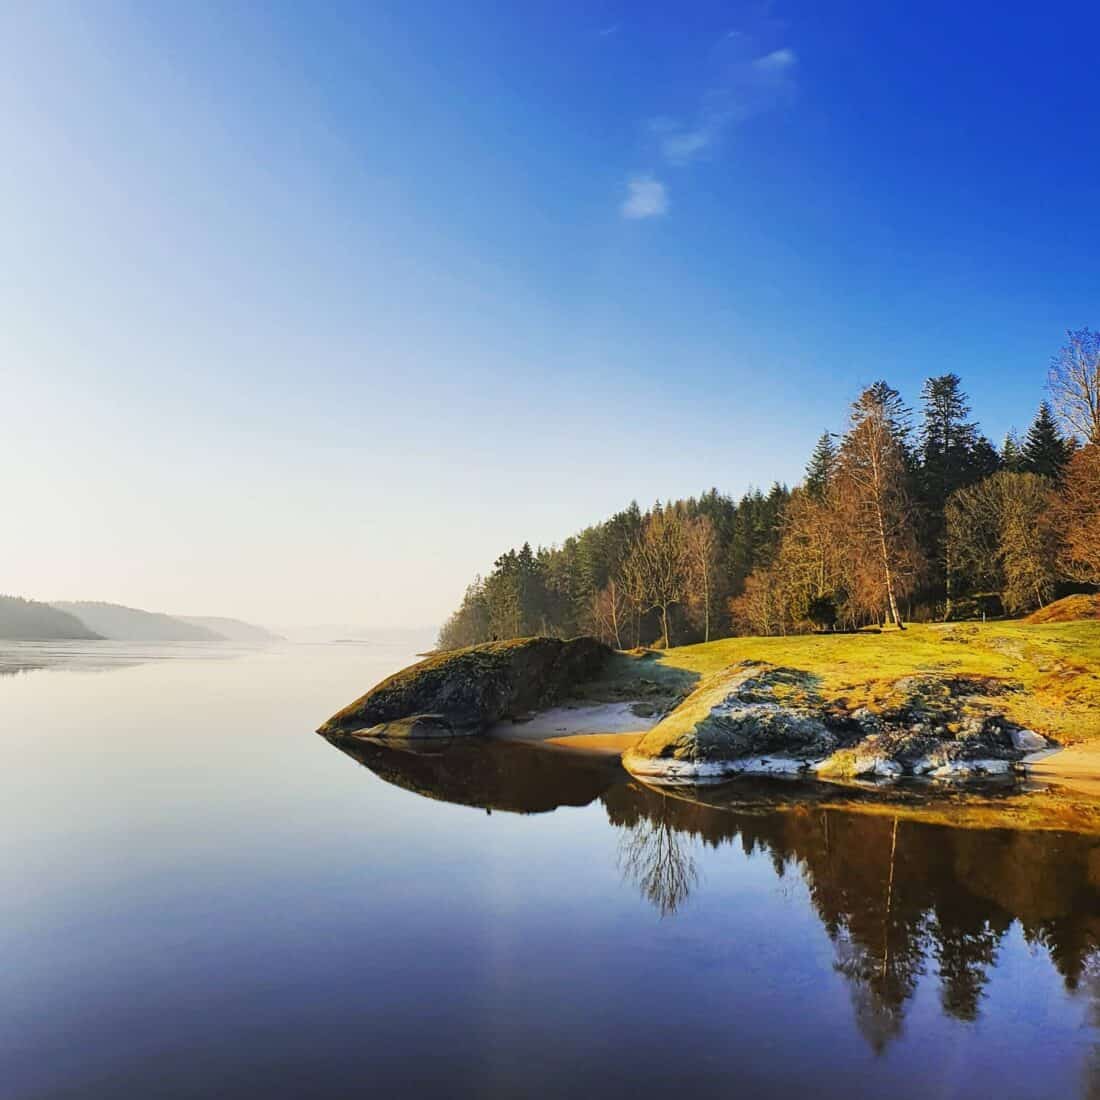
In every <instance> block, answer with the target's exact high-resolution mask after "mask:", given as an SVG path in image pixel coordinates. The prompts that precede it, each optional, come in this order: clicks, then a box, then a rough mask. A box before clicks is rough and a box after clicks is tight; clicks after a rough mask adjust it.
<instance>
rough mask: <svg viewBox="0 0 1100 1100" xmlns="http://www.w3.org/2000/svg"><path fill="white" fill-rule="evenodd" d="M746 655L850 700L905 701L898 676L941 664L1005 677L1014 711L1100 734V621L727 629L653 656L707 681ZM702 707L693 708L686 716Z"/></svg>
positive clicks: (1040, 725)
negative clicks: (749, 634) (756, 634)
mask: <svg viewBox="0 0 1100 1100" xmlns="http://www.w3.org/2000/svg"><path fill="white" fill-rule="evenodd" d="M741 661H768V662H770V663H772V664H775V665H781V666H786V667H789V668H793V669H798V670H800V671H802V672H806V673H809V674H811V675H812V676H813V677H814V678H815V680H816V684H815V690H816V692H817V694H818V695H819V696H820V697H821V698H822V699H824V700H826V701H835V702H837V703H839V704H841V705H843V706H844V707H846V708H848V709H850V708H853V707H858V706H863V705H867V706H870V707H871V708H872V709H879V708H882V707H888V706H890V705H891V704H892V703H893V702H896V697H897V692H896V687H895V685H896V683H897V681H898V680H901V679H903V678H904V677H907V676H912V675H920V674H928V673H940V674H948V675H962V676H981V677H989V678H990V679H991V680H996V681H1000V683H1001V685H1003V687H1004V688H1008V689H1009V690H1007V691H1004V690H1002V691H999V692H998V694H997V706H998V708H999V709H1000V710H1001V711H1002V712H1003V713H1004V714H1005V716H1006V717H1007V718H1009V719H1010V720H1012V721H1013V722H1016V723H1018V724H1019V725H1021V726H1026V727H1028V728H1030V729H1034V730H1036V731H1038V732H1039V733H1042V734H1044V735H1046V736H1049V737H1054V738H1056V739H1057V740H1059V741H1061V742H1062V743H1063V744H1073V743H1075V742H1082V741H1088V740H1090V739H1092V740H1097V741H1100V623H1097V622H1095V621H1093V622H1071V623H1050V624H1032V623H1024V622H1006V623H989V624H978V623H952V624H944V625H913V626H910V627H909V628H908V629H907V630H906V631H905V632H904V633H898V632H896V631H884V632H883V633H881V634H874V633H864V634H835V635H813V636H809V637H790V638H724V639H722V640H720V641H716V642H708V643H705V644H702V645H693V646H683V647H680V648H675V649H670V650H668V651H667V652H665V653H662V654H659V655H657V656H656V657H655V658H653V659H651V661H647V662H646V663H647V664H649V665H650V666H651V667H652V666H657V667H659V668H660V669H661V670H662V673H663V674H664V675H665V676H671V675H673V674H674V673H679V674H681V675H682V676H684V677H690V678H691V679H692V680H694V681H696V682H697V683H698V684H699V688H700V690H699V695H700V699H699V702H700V704H703V703H704V699H703V698H702V696H703V694H704V692H705V691H706V685H707V680H708V678H709V677H711V676H712V675H713V674H715V673H718V672H721V671H723V670H724V669H727V668H729V667H730V666H732V665H736V664H738V663H739V662H741ZM694 709H695V708H694V707H689V708H686V710H687V712H688V713H685V720H687V719H688V718H689V717H690V711H691V710H694Z"/></svg>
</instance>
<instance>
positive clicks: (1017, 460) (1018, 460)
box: [1001, 428, 1024, 474]
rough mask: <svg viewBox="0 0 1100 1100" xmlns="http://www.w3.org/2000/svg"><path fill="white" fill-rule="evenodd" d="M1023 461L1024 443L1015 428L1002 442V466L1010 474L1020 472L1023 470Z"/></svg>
mask: <svg viewBox="0 0 1100 1100" xmlns="http://www.w3.org/2000/svg"><path fill="white" fill-rule="evenodd" d="M1023 463H1024V455H1023V444H1022V443H1021V442H1020V437H1019V436H1018V435H1017V434H1016V429H1015V428H1013V429H1012V430H1011V431H1010V432H1009V433H1008V434H1007V435H1006V436H1005V440H1004V442H1003V443H1002V444H1001V466H1002V467H1003V468H1004V469H1006V470H1007V471H1008V472H1009V473H1010V474H1018V473H1021V472H1022V471H1023Z"/></svg>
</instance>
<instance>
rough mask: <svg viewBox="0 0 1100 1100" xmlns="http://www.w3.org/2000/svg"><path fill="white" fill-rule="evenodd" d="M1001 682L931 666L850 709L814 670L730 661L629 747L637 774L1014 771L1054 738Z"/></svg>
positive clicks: (629, 763) (685, 778)
mask: <svg viewBox="0 0 1100 1100" xmlns="http://www.w3.org/2000/svg"><path fill="white" fill-rule="evenodd" d="M1006 690H1008V689H1007V688H1006V687H1005V685H1004V684H1003V683H1002V682H1001V681H995V680H988V679H983V678H980V677H961V676H959V677H945V676H920V677H908V678H906V679H902V680H899V681H898V682H897V683H896V684H895V685H894V695H893V701H892V702H891V703H890V705H887V706H883V707H880V708H879V709H878V710H871V709H870V708H868V707H866V706H862V707H856V708H854V709H848V707H847V706H846V704H845V703H844V701H843V700H827V699H824V698H822V697H821V695H820V694H819V693H818V690H817V685H816V681H815V679H814V678H813V677H812V676H810V675H808V674H807V673H804V672H800V671H797V670H793V669H784V668H776V667H774V666H771V665H763V664H750V665H743V666H738V667H735V668H733V669H728V670H726V672H724V673H721V674H719V675H718V676H717V677H715V678H714V680H712V681H711V682H710V683H709V684H707V685H704V687H703V688H701V689H700V690H699V691H697V692H696V693H695V695H693V696H692V697H690V698H689V699H687V700H686V701H685V702H684V703H683V704H682V705H681V706H680V707H679V708H677V709H676V710H675V711H673V712H672V713H671V714H670V715H669V716H668V717H667V718H666V719H665V720H664V721H662V722H661V723H659V724H658V725H657V726H656V727H654V729H653V730H651V731H650V732H649V733H648V734H647V735H646V736H645V737H643V738H642V739H641V740H640V741H639V743H638V744H637V745H636V746H635V747H634V748H633V749H631V750H630V751H629V752H627V753H626V754H625V755H624V757H623V763H624V765H625V766H626V767H627V769H628V770H629V771H631V772H633V773H634V774H636V775H638V776H641V777H643V778H647V779H650V780H655V781H659V782H672V783H675V782H689V783H694V782H699V781H705V780H708V779H720V778H724V777H726V776H730V775H736V774H743V773H752V774H764V775H788V776H799V775H801V776H806V777H814V776H817V777H821V778H828V779H872V780H896V779H901V778H903V777H905V776H914V777H928V778H932V779H939V780H958V779H974V778H989V777H993V776H1010V775H1012V774H1013V772H1014V768H1015V765H1016V763H1017V762H1018V761H1020V760H1022V759H1023V757H1024V756H1025V755H1027V754H1028V753H1031V752H1036V751H1039V750H1040V749H1043V748H1046V747H1048V742H1047V741H1046V739H1045V738H1043V737H1041V736H1040V735H1039V734H1036V733H1034V732H1033V731H1031V730H1027V729H1022V728H1021V727H1019V726H1016V725H1014V724H1013V723H1011V722H1009V721H1007V720H1006V719H1005V718H1004V717H1003V715H1002V714H1001V713H1000V712H999V710H998V709H997V707H996V697H997V696H998V695H999V694H1002V693H1003V692H1004V691H1006Z"/></svg>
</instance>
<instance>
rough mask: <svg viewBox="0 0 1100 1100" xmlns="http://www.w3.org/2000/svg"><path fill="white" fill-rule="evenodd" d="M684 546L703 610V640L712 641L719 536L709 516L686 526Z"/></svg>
mask: <svg viewBox="0 0 1100 1100" xmlns="http://www.w3.org/2000/svg"><path fill="white" fill-rule="evenodd" d="M684 535H685V539H684V545H685V549H686V552H687V558H688V569H689V572H690V576H691V585H692V588H693V589H694V595H695V597H696V599H697V601H698V602H699V603H700V604H701V605H702V609H703V640H704V641H706V642H709V641H710V607H711V597H712V588H713V583H714V569H715V559H716V557H717V554H718V536H717V534H716V533H715V531H714V524H713V523H711V521H710V518H709V517H708V516H696V517H695V518H694V519H690V520H688V521H687V523H686V524H685V529H684Z"/></svg>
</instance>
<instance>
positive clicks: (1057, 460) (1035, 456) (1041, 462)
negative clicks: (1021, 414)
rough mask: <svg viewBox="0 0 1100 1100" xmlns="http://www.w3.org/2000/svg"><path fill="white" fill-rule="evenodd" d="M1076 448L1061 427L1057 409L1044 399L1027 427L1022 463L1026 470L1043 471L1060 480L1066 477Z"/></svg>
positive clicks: (1040, 472) (1039, 472)
mask: <svg viewBox="0 0 1100 1100" xmlns="http://www.w3.org/2000/svg"><path fill="white" fill-rule="evenodd" d="M1072 453H1073V450H1072V447H1071V444H1070V443H1068V442H1067V441H1066V439H1065V438H1064V437H1063V436H1062V433H1061V432H1060V431H1059V430H1058V422H1057V421H1056V420H1055V419H1054V410H1053V409H1052V408H1051V407H1050V405H1049V404H1048V403H1047V402H1046V401H1044V402H1043V403H1042V404H1041V405H1040V406H1039V411H1038V412H1037V413H1036V414H1035V419H1034V421H1032V424H1031V427H1030V428H1028V430H1027V437H1026V439H1025V440H1024V445H1023V449H1022V451H1021V454H1020V466H1021V469H1022V470H1023V471H1024V473H1028V474H1039V475H1041V476H1042V477H1049V478H1052V479H1054V480H1057V479H1058V478H1059V477H1061V476H1062V471H1063V470H1064V469H1065V468H1066V463H1067V462H1069V460H1070V456H1071V455H1072Z"/></svg>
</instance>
